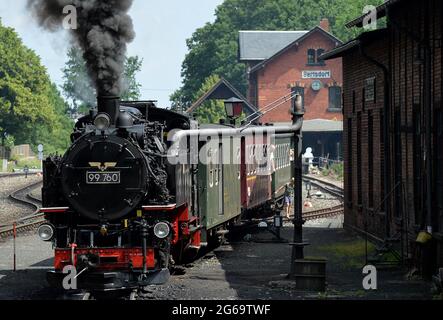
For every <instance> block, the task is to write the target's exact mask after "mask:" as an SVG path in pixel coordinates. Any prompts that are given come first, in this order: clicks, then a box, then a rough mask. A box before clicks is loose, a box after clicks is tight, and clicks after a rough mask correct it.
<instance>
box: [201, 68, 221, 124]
mask: <svg viewBox="0 0 443 320" xmlns="http://www.w3.org/2000/svg"><path fill="white" fill-rule="evenodd" d="M219 81H220V77H219V76H217V75H213V76H209V77H208V78H207V79H206V80H205V82H204V83H203V85H202V87H201V88H200V90H198V91H197V93H196V95H195V96H194V100H197V99H198V98H200V97H201V96H202V95H204V94H205V93H206V92H207V91H208V90H210V89H211V88H212V87H213V86H214V85H215V84H216V83H217V82H219ZM194 116H195V118H196V119H197V120H198V121H199V123H219V122H220V119H224V118H226V112H225V106H224V102H223V101H221V100H208V101H205V102H204V103H203V104H202V105H201V106H200V107H198V108H197V110H195V112H194Z"/></svg>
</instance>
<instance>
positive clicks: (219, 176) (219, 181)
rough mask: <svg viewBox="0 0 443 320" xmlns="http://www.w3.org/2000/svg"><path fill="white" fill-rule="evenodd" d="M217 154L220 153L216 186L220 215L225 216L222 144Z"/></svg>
mask: <svg viewBox="0 0 443 320" xmlns="http://www.w3.org/2000/svg"><path fill="white" fill-rule="evenodd" d="M217 153H218V161H217V173H216V175H215V179H216V182H215V185H216V186H217V188H218V214H219V215H223V214H224V199H225V194H224V188H223V184H224V180H225V179H223V147H222V143H220V144H219V146H218V152H217Z"/></svg>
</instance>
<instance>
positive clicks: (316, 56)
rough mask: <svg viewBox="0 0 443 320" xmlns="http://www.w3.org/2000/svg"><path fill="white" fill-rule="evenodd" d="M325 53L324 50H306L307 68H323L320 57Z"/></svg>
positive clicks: (322, 61)
mask: <svg viewBox="0 0 443 320" xmlns="http://www.w3.org/2000/svg"><path fill="white" fill-rule="evenodd" d="M324 52H325V49H317V50H315V49H308V65H309V66H324V65H325V61H324V60H322V59H320V56H321V55H322V54H323V53H324Z"/></svg>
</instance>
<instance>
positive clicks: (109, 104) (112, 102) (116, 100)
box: [97, 96, 120, 125]
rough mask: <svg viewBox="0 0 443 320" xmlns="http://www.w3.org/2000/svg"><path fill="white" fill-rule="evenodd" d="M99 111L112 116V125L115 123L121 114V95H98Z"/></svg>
mask: <svg viewBox="0 0 443 320" xmlns="http://www.w3.org/2000/svg"><path fill="white" fill-rule="evenodd" d="M97 111H98V113H101V112H104V113H106V114H108V115H109V117H110V118H111V125H115V124H116V122H117V118H118V116H119V114H120V97H115V96H98V97H97Z"/></svg>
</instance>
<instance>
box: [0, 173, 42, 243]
mask: <svg viewBox="0 0 443 320" xmlns="http://www.w3.org/2000/svg"><path fill="white" fill-rule="evenodd" d="M42 183H43V182H42V181H39V182H36V183H33V184H31V185H28V186H26V187H24V188H20V189H18V190H16V191H14V192H13V193H11V194H10V195H9V198H10V199H11V200H12V201H14V202H16V203H20V204H22V205H26V206H28V207H30V208H33V209H34V212H33V213H32V214H31V215H28V216H25V217H22V218H19V219H16V220H15V221H14V222H12V223H8V224H4V225H0V239H4V238H8V237H11V236H13V235H14V233H21V232H26V231H31V230H34V229H35V228H36V227H38V226H39V225H40V224H42V223H43V222H44V221H45V219H44V214H41V213H39V209H40V206H41V200H40V199H37V198H35V197H33V196H32V195H31V194H30V193H29V191H30V190H33V189H35V188H36V187H38V186H39V185H40V184H42Z"/></svg>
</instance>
